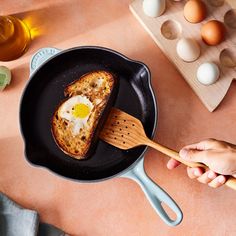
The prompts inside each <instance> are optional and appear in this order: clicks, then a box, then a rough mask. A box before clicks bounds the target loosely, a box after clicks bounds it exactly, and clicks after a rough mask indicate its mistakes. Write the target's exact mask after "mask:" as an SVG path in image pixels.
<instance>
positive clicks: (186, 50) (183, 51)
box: [176, 38, 201, 62]
mask: <svg viewBox="0 0 236 236" xmlns="http://www.w3.org/2000/svg"><path fill="white" fill-rule="evenodd" d="M176 51H177V54H178V56H179V57H180V58H181V59H182V60H183V61H186V62H192V61H195V60H197V59H198V58H199V56H200V54H201V49H200V46H199V45H198V43H197V42H196V41H195V40H193V39H191V38H182V39H180V40H179V41H178V43H177V46H176Z"/></svg>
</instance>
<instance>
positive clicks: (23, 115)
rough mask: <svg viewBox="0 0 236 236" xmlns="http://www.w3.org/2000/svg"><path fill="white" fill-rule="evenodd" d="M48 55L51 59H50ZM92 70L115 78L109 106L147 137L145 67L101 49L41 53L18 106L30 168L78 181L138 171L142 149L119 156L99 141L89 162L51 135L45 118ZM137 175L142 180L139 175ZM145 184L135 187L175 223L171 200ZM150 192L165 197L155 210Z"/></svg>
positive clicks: (152, 117) (149, 102) (150, 106)
mask: <svg viewBox="0 0 236 236" xmlns="http://www.w3.org/2000/svg"><path fill="white" fill-rule="evenodd" d="M53 54H56V55H54V56H52V55H53ZM49 56H51V58H50V59H49V60H47V61H46V62H44V63H41V60H45V57H46V58H48V57H49ZM39 64H41V65H40V66H39ZM37 66H39V67H38V68H37ZM95 70H108V71H110V72H112V73H114V74H115V75H116V76H117V77H118V80H119V91H118V95H117V99H116V101H115V104H114V106H115V107H117V108H120V109H121V110H123V111H125V112H127V113H129V114H131V115H133V116H135V117H137V118H138V119H140V120H141V121H142V123H143V125H144V128H145V131H146V133H147V136H148V137H150V138H151V137H153V134H154V131H155V127H156V122H157V105H156V100H155V97H154V93H153V91H152V88H151V83H150V72H149V69H148V68H147V66H146V65H144V64H143V63H140V62H136V61H133V60H130V59H128V58H127V57H125V56H123V55H121V54H120V53H118V52H115V51H113V50H111V49H107V48H102V47H78V48H72V49H68V50H64V51H61V52H60V51H58V50H57V49H54V48H45V49H43V50H40V51H39V52H37V53H36V54H35V55H34V57H33V59H32V62H31V72H32V74H31V78H30V80H29V82H28V84H27V86H26V88H25V91H24V93H23V96H22V100H21V105H20V127H21V131H22V135H23V138H24V141H25V155H26V158H27V160H28V161H29V162H31V163H32V164H36V165H39V166H44V167H47V168H48V169H50V170H51V171H53V172H55V173H57V174H59V175H61V176H64V177H67V178H70V179H73V180H78V181H83V182H91V181H92V182H94V181H100V180H105V179H109V178H112V177H114V176H122V175H123V176H125V177H129V178H132V179H135V178H134V176H135V174H134V173H132V170H135V168H136V167H137V166H139V165H140V166H141V169H143V160H141V159H142V157H143V155H144V152H145V151H146V147H145V146H141V147H137V148H134V149H132V150H129V151H122V150H119V149H117V148H115V147H113V146H111V145H109V144H106V143H104V142H103V141H99V142H98V145H97V148H96V151H95V152H94V154H93V155H92V156H91V157H90V158H88V159H85V160H76V159H73V158H71V157H69V156H67V155H66V154H65V153H64V152H62V151H61V150H60V149H59V148H58V146H57V145H56V143H55V141H54V139H53V136H52V134H51V118H52V116H53V113H54V111H55V108H56V107H57V106H58V104H59V103H60V102H61V101H62V100H63V99H64V98H65V97H64V93H63V92H64V88H65V87H66V86H67V85H68V84H70V83H71V82H73V81H74V80H76V79H78V78H79V77H80V76H81V75H83V74H85V73H87V72H90V71H95ZM133 172H135V171H133ZM141 172H142V171H141ZM141 172H140V173H141ZM141 175H144V176H145V178H146V175H145V172H144V171H143V173H142V174H141ZM136 176H137V174H136ZM140 178H141V177H140ZM135 180H136V181H137V178H136V179H135ZM148 181H150V180H149V179H148ZM144 182H145V181H144ZM145 185H150V183H148V182H147V181H146V183H145V184H144V183H142V184H141V187H142V188H144V191H146V192H145V193H146V195H148V198H149V200H150V201H151V204H152V205H153V206H154V208H157V209H155V210H156V211H157V212H158V214H159V215H161V217H162V219H163V220H165V221H166V223H167V224H169V225H176V224H179V223H180V221H181V219H182V213H181V211H180V209H179V208H178V206H177V205H176V204H175V203H174V201H173V200H172V199H171V198H170V197H169V196H168V195H167V194H166V193H165V192H163V190H162V189H160V188H159V189H158V190H157V189H151V190H150V189H148V191H149V192H148V191H147V190H146V188H147V187H146V186H145ZM151 185H153V183H151ZM156 187H157V186H156V185H155V188H156ZM150 191H161V194H162V195H163V194H165V196H164V197H163V196H158V197H159V198H160V199H158V198H157V199H158V201H159V205H158V207H157V206H156V205H157V204H156V203H155V202H154V201H157V200H156V198H155V199H152V196H151V193H150ZM152 195H153V193H152ZM167 198H168V199H167ZM152 201H153V202H152ZM160 201H165V202H166V203H167V204H168V205H169V206H170V207H171V208H172V209H173V210H174V211H175V212H176V214H177V219H176V220H175V221H173V220H171V219H170V218H169V217H168V216H167V214H166V213H165V211H164V209H163V208H162V207H161V205H160ZM171 201H172V202H171Z"/></svg>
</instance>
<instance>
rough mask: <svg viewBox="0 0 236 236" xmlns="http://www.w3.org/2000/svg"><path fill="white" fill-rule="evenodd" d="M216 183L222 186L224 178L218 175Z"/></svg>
mask: <svg viewBox="0 0 236 236" xmlns="http://www.w3.org/2000/svg"><path fill="white" fill-rule="evenodd" d="M218 182H219V183H221V184H223V183H224V182H225V177H224V176H222V175H220V176H219V177H218Z"/></svg>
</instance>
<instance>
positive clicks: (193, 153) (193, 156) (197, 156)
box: [179, 148, 207, 163]
mask: <svg viewBox="0 0 236 236" xmlns="http://www.w3.org/2000/svg"><path fill="white" fill-rule="evenodd" d="M179 155H180V157H181V158H183V159H184V160H186V161H193V162H202V163H204V160H205V159H206V155H207V151H199V150H193V149H185V148H183V149H181V150H180V152H179Z"/></svg>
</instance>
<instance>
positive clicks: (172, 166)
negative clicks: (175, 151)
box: [167, 159, 180, 170]
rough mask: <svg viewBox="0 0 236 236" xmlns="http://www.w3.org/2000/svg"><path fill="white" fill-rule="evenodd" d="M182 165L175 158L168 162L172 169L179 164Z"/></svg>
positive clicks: (168, 166) (169, 167)
mask: <svg viewBox="0 0 236 236" xmlns="http://www.w3.org/2000/svg"><path fill="white" fill-rule="evenodd" d="M179 165H180V162H178V161H176V160H174V159H170V160H169V161H168V162H167V168H168V169H169V170H172V169H174V168H176V167H177V166H179Z"/></svg>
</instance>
